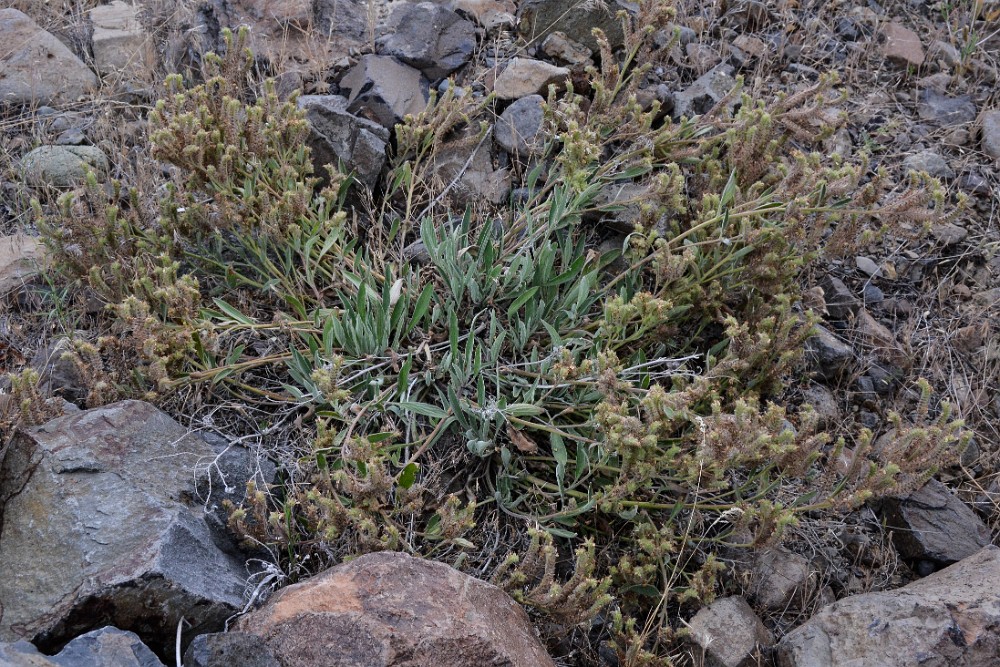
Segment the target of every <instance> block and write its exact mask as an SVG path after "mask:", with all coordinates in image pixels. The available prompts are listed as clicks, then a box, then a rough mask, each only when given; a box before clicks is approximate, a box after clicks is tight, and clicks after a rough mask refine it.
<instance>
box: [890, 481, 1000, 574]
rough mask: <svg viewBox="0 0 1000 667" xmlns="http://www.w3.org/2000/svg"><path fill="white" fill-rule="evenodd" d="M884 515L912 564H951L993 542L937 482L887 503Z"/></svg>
mask: <svg viewBox="0 0 1000 667" xmlns="http://www.w3.org/2000/svg"><path fill="white" fill-rule="evenodd" d="M881 514H882V516H883V518H884V520H885V522H886V529H887V530H889V531H892V540H893V544H895V545H896V550H897V551H899V554H900V555H901V556H902V557H903V558H906V559H907V560H910V561H931V562H932V563H934V564H935V565H938V566H941V565H950V564H952V563H955V562H958V561H960V560H962V559H963V558H968V557H969V556H971V555H972V554H974V553H976V552H977V551H979V550H980V549H982V548H983V547H984V546H986V545H987V544H989V543H990V530H989V528H987V527H986V525H985V524H984V523H983V522H982V520H981V519H980V518H979V517H978V516H977V515H976V513H975V512H973V511H972V509H971V508H970V507H969V506H968V505H966V504H965V503H963V502H962V501H961V499H959V498H958V496H956V495H955V494H954V493H952V492H951V491H950V490H949V489H948V487H946V486H945V485H944V484H942V483H941V482H939V481H937V480H934V479H932V480H930V481H929V482H927V484H925V485H924V486H923V487H921V488H920V489H918V490H916V491H914V492H913V493H911V494H910V495H909V496H907V497H906V498H889V499H886V500H884V501H883V502H882V504H881Z"/></svg>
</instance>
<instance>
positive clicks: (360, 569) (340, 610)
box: [238, 552, 555, 667]
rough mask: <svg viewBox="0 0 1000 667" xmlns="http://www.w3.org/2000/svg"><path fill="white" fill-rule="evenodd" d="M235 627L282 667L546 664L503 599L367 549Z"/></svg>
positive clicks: (477, 585) (490, 589) (456, 575)
mask: <svg viewBox="0 0 1000 667" xmlns="http://www.w3.org/2000/svg"><path fill="white" fill-rule="evenodd" d="M238 629H239V630H242V631H244V632H250V633H254V634H257V635H259V636H261V637H263V639H264V642H265V643H266V644H267V647H268V649H269V650H270V651H271V652H272V653H273V654H274V655H275V657H277V659H278V661H279V662H280V663H281V664H282V665H283V666H284V667H312V666H314V665H319V664H322V665H327V666H329V667H480V666H481V665H505V666H509V667H554V665H555V663H554V662H553V661H552V659H551V658H550V657H549V656H548V654H547V653H546V652H545V649H544V648H543V647H542V644H541V642H540V641H539V640H538V638H537V637H536V636H535V633H534V630H533V629H532V627H531V623H530V622H529V621H528V615H527V614H526V613H525V612H524V610H523V609H521V608H520V607H519V606H518V605H517V603H515V602H514V601H513V600H512V599H511V598H510V597H508V596H507V594H506V593H504V592H503V591H501V590H500V589H498V588H496V587H495V586H491V585H490V584H487V583H485V582H482V581H479V580H478V579H474V578H472V577H469V576H467V575H465V574H462V573H460V572H458V571H457V570H453V569H452V568H450V567H448V566H447V565H444V564H442V563H435V562H430V561H425V560H422V559H419V558H413V557H411V556H407V555H406V554H400V553H388V552H384V553H376V554H368V555H366V556H362V557H361V558H358V559H356V560H353V561H351V562H349V563H344V564H342V565H338V566H337V567H334V568H331V569H329V570H327V571H326V572H324V573H323V574H321V575H319V576H317V577H315V578H313V579H310V580H308V581H306V582H303V583H300V584H296V585H294V586H289V587H288V588H286V589H284V590H282V591H280V592H279V593H278V594H277V595H275V596H274V598H272V599H271V601H270V602H268V604H267V605H266V606H264V607H263V608H262V609H260V610H258V611H256V612H254V613H252V614H250V615H248V616H245V617H244V618H242V619H240V621H239V624H238Z"/></svg>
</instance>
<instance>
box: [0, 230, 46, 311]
mask: <svg viewBox="0 0 1000 667" xmlns="http://www.w3.org/2000/svg"><path fill="white" fill-rule="evenodd" d="M42 252H43V247H42V244H41V243H39V241H38V239H36V238H35V237H33V236H28V235H27V234H21V233H18V234H11V235H10V236H0V296H4V295H6V294H7V293H8V292H11V291H12V290H15V289H18V288H19V287H21V286H22V285H24V284H25V283H27V282H29V281H30V280H31V279H32V278H34V277H35V276H36V275H38V267H37V264H38V262H39V260H41V258H42Z"/></svg>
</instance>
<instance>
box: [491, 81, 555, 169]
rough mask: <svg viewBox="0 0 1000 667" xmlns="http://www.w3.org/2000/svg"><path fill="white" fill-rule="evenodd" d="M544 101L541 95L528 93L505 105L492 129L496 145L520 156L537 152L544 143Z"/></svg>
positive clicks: (523, 156)
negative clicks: (507, 105)
mask: <svg viewBox="0 0 1000 667" xmlns="http://www.w3.org/2000/svg"><path fill="white" fill-rule="evenodd" d="M544 103H545V100H544V99H542V96H541V95H528V96H527V97H522V98H521V99H519V100H518V101H516V102H514V103H513V104H511V105H510V106H509V107H507V108H506V109H505V110H504V112H503V113H502V114H500V119H499V120H498V121H497V124H496V127H495V128H494V130H493V138H494V139H495V140H496V142H497V145H498V146H500V148H502V149H504V150H505V151H507V152H508V153H510V154H511V155H515V156H519V157H521V158H525V157H528V156H531V155H536V154H538V153H539V152H540V151H541V149H542V145H543V144H544V137H543V136H542V121H543V119H544V113H543V111H542V105H543V104H544Z"/></svg>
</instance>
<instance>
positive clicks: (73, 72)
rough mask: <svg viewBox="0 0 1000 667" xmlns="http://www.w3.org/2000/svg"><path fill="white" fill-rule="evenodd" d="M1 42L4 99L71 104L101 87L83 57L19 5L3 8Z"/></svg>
mask: <svg viewBox="0 0 1000 667" xmlns="http://www.w3.org/2000/svg"><path fill="white" fill-rule="evenodd" d="M0 44H4V45H5V46H4V47H3V57H2V58H0V103H7V104H67V103H70V102H75V101H76V100H77V98H79V97H82V96H84V95H87V94H89V93H90V92H92V91H93V90H94V89H96V88H97V84H98V80H97V75H95V74H94V73H93V72H91V71H90V69H89V68H88V67H87V66H86V65H84V64H83V61H81V60H80V59H79V58H77V57H76V56H75V55H74V54H73V52H72V51H70V50H69V49H68V48H66V45H65V44H63V43H62V42H60V41H59V40H58V39H56V38H55V37H54V36H53V35H51V34H50V33H48V32H46V31H44V30H42V29H41V28H40V27H38V24H36V23H35V22H34V21H32V20H31V19H30V18H28V17H27V16H25V15H24V14H23V13H21V12H19V11H17V10H16V9H0Z"/></svg>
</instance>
